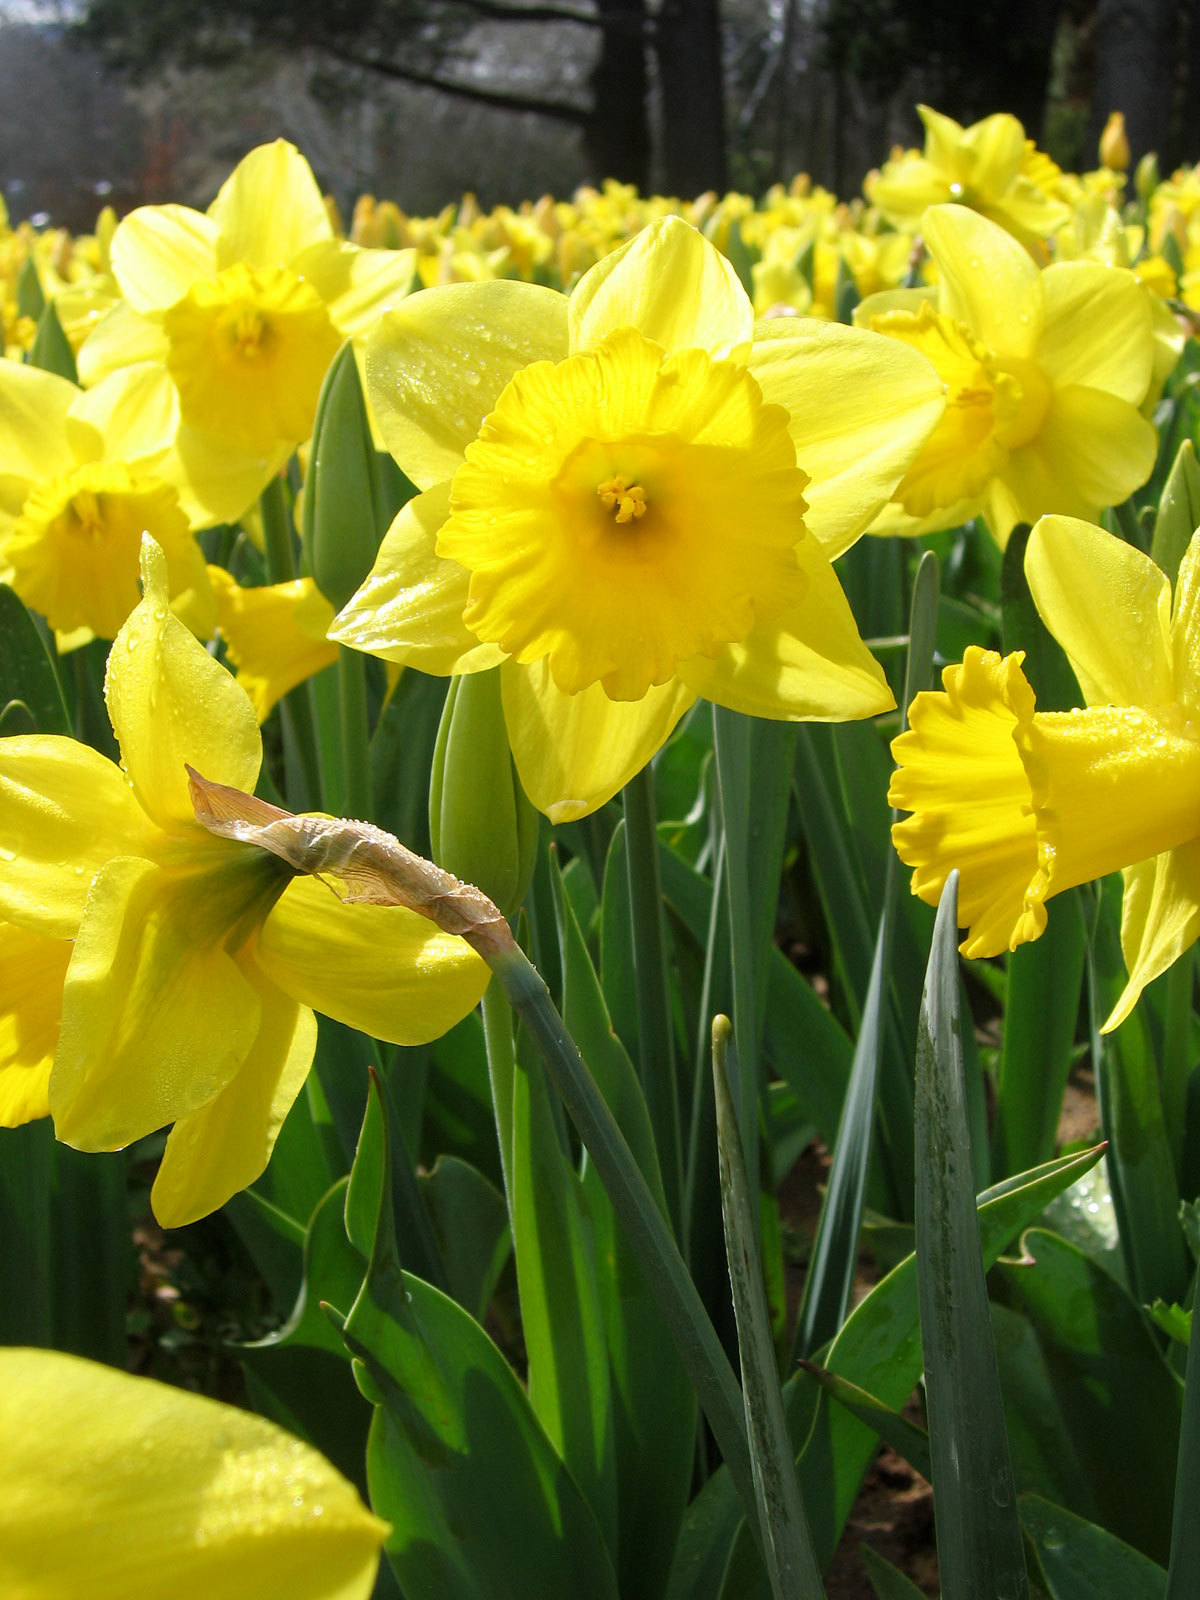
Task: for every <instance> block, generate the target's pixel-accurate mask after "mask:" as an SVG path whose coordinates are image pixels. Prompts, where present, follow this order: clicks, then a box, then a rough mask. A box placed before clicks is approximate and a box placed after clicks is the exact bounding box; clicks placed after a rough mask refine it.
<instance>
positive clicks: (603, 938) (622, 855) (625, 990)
mask: <svg viewBox="0 0 1200 1600" xmlns="http://www.w3.org/2000/svg"><path fill="white" fill-rule="evenodd" d="M600 982H601V983H602V985H603V986H604V1001H605V1004H606V1005H607V1007H608V1013H609V1016H610V1017H611V1018H612V1022H613V1027H614V1028H615V1029H616V1032H617V1036H618V1038H619V1039H620V1040H621V1042H622V1044H623V1045H624V1046H625V1048H626V1050H627V1051H628V1052H629V1053H630V1055H631V1056H635V1055H636V1054H637V1045H638V1019H637V1002H636V999H635V996H636V993H637V986H636V984H635V982H634V960H633V934H632V913H631V911H630V902H629V866H628V860H627V852H626V848H625V823H624V822H623V821H621V822H618V824H617V826H616V827H615V828H614V829H613V836H612V841H611V842H610V844H609V847H608V856H607V858H606V860H605V863H604V886H603V893H602V895H601V898H600Z"/></svg>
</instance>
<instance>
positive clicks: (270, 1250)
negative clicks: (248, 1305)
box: [221, 1189, 304, 1313]
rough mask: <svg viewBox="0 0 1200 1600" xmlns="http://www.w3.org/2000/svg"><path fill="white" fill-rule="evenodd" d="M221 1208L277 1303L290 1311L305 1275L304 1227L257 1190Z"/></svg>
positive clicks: (246, 1191) (251, 1190)
mask: <svg viewBox="0 0 1200 1600" xmlns="http://www.w3.org/2000/svg"><path fill="white" fill-rule="evenodd" d="M221 1210H222V1212H223V1214H224V1215H225V1216H226V1217H228V1219H229V1221H230V1223H231V1224H232V1226H233V1229H234V1231H235V1233H236V1234H237V1236H238V1238H239V1239H240V1240H241V1241H242V1243H243V1245H245V1247H246V1251H247V1254H248V1255H249V1256H250V1259H251V1260H252V1261H253V1262H254V1265H255V1266H256V1267H257V1268H258V1270H259V1272H261V1273H262V1276H263V1280H264V1282H265V1283H266V1285H267V1287H268V1289H270V1291H271V1297H272V1299H273V1300H274V1301H275V1304H276V1306H278V1307H279V1309H280V1310H281V1312H283V1313H287V1312H289V1311H290V1310H291V1308H292V1307H293V1305H294V1304H295V1302H296V1296H297V1294H298V1293H299V1291H300V1284H301V1281H302V1279H303V1275H304V1228H303V1226H302V1225H301V1224H300V1223H299V1222H297V1221H296V1219H295V1217H289V1216H288V1214H287V1212H286V1211H280V1209H279V1207H278V1206H273V1205H272V1204H271V1202H270V1201H269V1200H267V1199H264V1197H263V1196H262V1195H261V1194H259V1193H258V1192H257V1191H256V1190H254V1189H243V1190H242V1192H241V1194H235V1195H234V1196H233V1197H232V1198H231V1199H229V1200H226V1202H225V1204H224V1205H223V1206H222V1207H221Z"/></svg>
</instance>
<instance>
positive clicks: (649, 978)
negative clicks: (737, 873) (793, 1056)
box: [624, 763, 683, 1233]
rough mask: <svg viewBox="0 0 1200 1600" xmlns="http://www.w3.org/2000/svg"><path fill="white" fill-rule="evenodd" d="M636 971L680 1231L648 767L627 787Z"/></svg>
mask: <svg viewBox="0 0 1200 1600" xmlns="http://www.w3.org/2000/svg"><path fill="white" fill-rule="evenodd" d="M624 799H625V837H626V861H627V864H628V871H629V905H630V920H631V923H632V931H633V968H634V982H635V986H636V990H637V1020H638V1064H639V1066H640V1068H641V1079H642V1088H643V1090H644V1092H645V1095H646V1105H647V1107H648V1108H649V1111H650V1122H651V1125H652V1126H653V1128H654V1142H655V1145H656V1146H657V1148H658V1160H659V1165H660V1167H661V1168H662V1178H663V1190H664V1192H665V1194H666V1197H667V1210H668V1212H669V1214H670V1217H671V1221H672V1223H673V1224H674V1227H675V1230H676V1232H677V1233H678V1232H679V1229H680V1198H681V1194H682V1190H683V1154H682V1149H681V1146H680V1133H679V1102H678V1096H677V1094H676V1088H675V1030H674V1024H673V1021H672V1017H671V991H670V988H669V985H668V979H667V960H666V928H665V927H664V925H663V907H662V879H661V876H660V873H659V865H658V814H657V808H656V806H655V800H654V774H653V771H652V769H651V767H650V765H649V764H648V763H647V765H646V766H644V767H643V768H642V770H641V771H640V772H639V773H638V774H637V776H636V777H634V778H631V779H630V781H629V783H627V784H626V786H625V796H624Z"/></svg>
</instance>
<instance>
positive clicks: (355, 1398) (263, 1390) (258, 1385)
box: [234, 1178, 371, 1488]
mask: <svg viewBox="0 0 1200 1600" xmlns="http://www.w3.org/2000/svg"><path fill="white" fill-rule="evenodd" d="M346 1183H347V1180H346V1179H345V1178H342V1179H341V1180H340V1181H339V1182H338V1183H336V1184H335V1185H334V1186H333V1188H332V1189H330V1191H329V1193H328V1194H327V1195H326V1196H325V1197H324V1199H323V1200H322V1201H321V1203H320V1205H319V1206H318V1207H317V1209H316V1211H315V1212H314V1214H313V1219H312V1222H311V1224H310V1226H309V1229H308V1234H307V1237H306V1238H305V1241H304V1258H303V1279H302V1283H301V1287H300V1291H299V1293H298V1295H297V1297H296V1303H295V1306H294V1307H293V1309H292V1313H291V1316H290V1317H289V1318H288V1320H287V1321H286V1322H285V1323H284V1325H283V1326H282V1327H281V1328H279V1329H278V1330H277V1331H276V1332H275V1333H271V1334H268V1335H267V1337H266V1338H265V1339H260V1340H257V1341H256V1342H255V1343H253V1344H243V1345H237V1346H235V1347H234V1349H235V1351H236V1354H237V1356H238V1358H239V1360H240V1361H241V1364H242V1369H243V1371H244V1373H245V1375H246V1388H247V1392H248V1393H249V1395H250V1398H251V1400H252V1402H253V1404H254V1408H255V1410H257V1411H261V1412H262V1413H263V1415H264V1416H268V1417H271V1418H272V1419H273V1420H274V1421H275V1422H278V1423H279V1424H280V1426H281V1427H284V1428H287V1429H288V1430H289V1431H290V1432H292V1433H294V1434H296V1435H297V1436H298V1437H299V1438H301V1439H305V1440H307V1441H308V1443H309V1444H311V1445H313V1446H315V1447H316V1448H317V1449H318V1450H320V1451H321V1452H322V1454H324V1455H326V1456H328V1457H329V1459H330V1460H331V1461H332V1462H333V1463H334V1465H335V1466H336V1467H337V1468H338V1470H339V1471H341V1472H344V1473H345V1474H346V1475H347V1477H349V1478H351V1479H352V1480H353V1481H354V1482H355V1483H357V1484H359V1485H361V1486H362V1487H363V1488H365V1486H366V1474H365V1466H364V1456H365V1451H366V1443H367V1430H368V1428H369V1426H370V1422H371V1408H370V1406H369V1405H368V1404H367V1403H366V1401H365V1400H364V1399H363V1397H362V1395H361V1394H360V1393H359V1390H358V1387H357V1385H356V1384H355V1382H354V1378H353V1375H352V1373H351V1370H350V1361H349V1359H348V1354H347V1351H346V1347H345V1344H344V1342H343V1341H342V1339H341V1337H340V1335H339V1334H338V1333H337V1331H336V1329H335V1328H334V1327H333V1325H332V1324H331V1323H330V1320H329V1318H328V1316H327V1315H326V1314H325V1312H324V1311H323V1310H322V1309H321V1307H322V1303H323V1302H325V1303H327V1304H329V1305H332V1306H333V1307H335V1308H336V1309H337V1310H338V1311H340V1313H341V1314H342V1315H343V1316H345V1315H346V1314H347V1313H348V1311H349V1309H350V1307H351V1306H352V1305H353V1304H354V1301H355V1300H356V1299H357V1297H358V1292H359V1290H360V1288H361V1287H362V1281H363V1278H364V1276H365V1274H366V1266H367V1264H366V1260H365V1258H364V1257H363V1256H362V1255H361V1254H360V1253H359V1252H358V1251H357V1250H355V1248H354V1246H353V1245H352V1244H351V1243H350V1241H349V1240H348V1239H347V1237H346V1231H345V1226H344V1222H343V1216H344V1209H345V1195H346Z"/></svg>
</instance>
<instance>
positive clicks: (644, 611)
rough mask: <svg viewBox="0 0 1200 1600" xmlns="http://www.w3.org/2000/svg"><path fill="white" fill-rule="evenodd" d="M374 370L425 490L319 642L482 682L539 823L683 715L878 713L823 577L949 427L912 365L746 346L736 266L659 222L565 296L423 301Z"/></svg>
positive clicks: (879, 690) (387, 427) (395, 446)
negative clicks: (693, 709) (493, 698)
mask: <svg viewBox="0 0 1200 1600" xmlns="http://www.w3.org/2000/svg"><path fill="white" fill-rule="evenodd" d="M366 371H367V388H368V392H369V395H370V399H371V405H372V409H373V411H374V414H375V416H376V418H377V420H378V422H379V426H380V430H381V432H382V434H383V437H384V440H385V441H386V443H387V446H388V448H389V449H390V450H391V452H392V454H393V455H394V456H395V458H396V460H397V461H398V462H399V464H400V466H401V467H402V468H403V470H404V471H405V472H406V473H407V475H408V476H409V478H410V479H411V480H412V481H413V482H414V483H415V484H417V485H418V487H419V488H420V489H421V490H422V491H423V492H422V493H420V494H419V495H418V496H417V497H416V498H415V499H414V500H412V501H410V502H409V504H408V505H407V506H405V508H404V509H403V510H402V511H401V512H400V514H399V516H398V517H397V518H396V520H395V522H394V523H393V524H392V527H391V529H390V530H389V532H388V534H387V536H386V537H385V539H384V542H383V545H382V546H381V548H380V551H379V555H378V558H377V560H376V563H375V566H374V568H373V570H372V571H371V573H370V574H369V576H368V577H367V579H366V581H365V582H364V584H363V585H362V587H361V589H360V590H359V591H358V593H357V594H356V595H355V596H354V597H353V598H352V599H351V600H350V602H349V604H348V605H347V606H346V607H345V608H344V610H343V611H342V612H341V614H340V616H339V617H338V619H337V621H336V622H335V624H334V626H333V628H332V629H331V630H330V637H331V638H333V639H336V640H338V641H340V642H341V643H343V644H347V645H351V646H353V647H354V648H356V649H359V650H365V651H367V652H369V653H372V654H375V655H379V656H382V657H384V658H385V659H387V660H392V661H397V662H407V663H410V664H411V665H413V666H416V667H419V668H420V669H421V670H422V671H425V672H433V673H460V672H477V671H482V670H486V669H488V668H491V667H496V666H499V667H500V670H501V682H502V687H503V707H504V717H505V720H506V723H507V728H508V735H509V740H510V742H511V745H512V749H513V754H514V757H515V760H516V764H517V769H518V772H519V774H520V777H521V782H522V783H523V785H524V787H525V790H526V792H527V794H528V795H529V797H530V799H531V800H532V801H533V802H534V804H535V805H536V806H537V807H538V808H539V809H541V810H542V811H544V812H545V813H546V814H547V815H549V816H550V817H551V819H552V820H555V821H565V820H569V819H571V818H574V817H580V816H584V815H586V814H587V813H588V812H591V811H594V810H595V809H596V808H597V807H598V806H600V805H602V804H603V803H604V802H605V801H606V800H607V799H608V798H609V797H610V796H612V795H613V794H615V793H616V792H617V790H618V789H620V788H621V786H622V785H623V784H624V783H626V782H627V781H628V780H629V779H630V778H631V777H632V776H633V775H634V774H635V773H636V772H638V771H639V770H640V769H641V767H642V766H644V765H645V763H646V762H647V761H648V760H649V759H650V757H651V756H652V755H653V754H654V752H655V751H656V750H657V749H658V748H659V746H660V745H661V744H662V743H663V742H664V740H665V739H666V738H667V736H668V735H669V734H670V732H671V730H672V728H673V727H674V726H675V724H676V722H677V721H678V720H679V718H680V717H681V716H682V715H683V713H684V712H685V711H686V710H687V709H688V707H689V706H690V705H691V704H692V703H693V702H694V701H695V699H696V698H697V697H698V696H702V697H704V698H706V699H708V700H711V701H714V702H715V703H717V704H719V705H723V706H728V707H731V708H732V709H734V710H739V711H744V712H748V713H750V714H752V715H757V716H764V717H775V718H784V719H800V718H810V719H820V720H842V719H845V718H850V717H867V716H871V715H873V714H874V713H876V712H879V711H883V710H886V709H887V708H888V707H889V706H890V705H891V703H892V697H891V693H890V691H889V689H888V688H887V684H886V682H885V680H884V677H883V673H882V671H881V670H880V668H879V666H878V664H877V663H876V662H875V660H874V659H873V657H872V656H871V655H870V653H869V652H868V650H867V649H866V647H865V645H864V644H863V642H862V640H861V639H860V638H859V635H858V631H857V628H856V627H855V623H854V619H853V616H852V615H851V612H850V608H849V606H848V604H847V602H846V599H845V596H844V595H843V593H842V590H841V587H840V585H839V583H838V581H837V578H836V576H835V575H834V572H833V568H832V567H831V565H830V562H831V560H832V559H833V557H835V556H836V555H838V554H840V553H841V552H842V551H843V550H845V549H846V548H847V546H848V545H850V544H851V543H852V542H853V541H854V540H855V539H856V538H857V537H858V536H859V534H860V533H862V532H863V530H864V529H865V527H866V526H867V524H868V523H869V522H870V520H871V519H872V517H873V516H874V515H875V514H876V512H877V511H878V510H879V508H880V507H881V506H882V505H883V503H884V502H885V501H886V500H887V499H888V497H889V496H890V495H891V494H892V492H893V490H894V487H895V484H896V483H897V482H898V481H899V479H900V477H901V476H902V474H903V473H904V471H905V470H906V468H907V467H908V465H909V463H910V462H911V461H912V459H913V457H914V456H915V454H916V453H917V451H918V450H919V449H920V447H921V445H922V444H923V442H924V441H925V439H926V438H927V437H928V435H929V433H930V432H931V430H932V429H933V427H934V425H935V424H936V422H937V420H938V418H939V417H940V415H941V411H942V404H943V400H942V387H941V383H940V381H939V380H938V378H937V376H936V374H935V373H934V371H933V369H932V367H931V366H930V365H929V363H928V362H927V361H926V360H925V358H924V357H923V356H922V355H921V354H920V353H919V352H917V351H913V350H910V349H907V348H904V347H902V346H901V345H900V344H899V343H898V342H896V341H891V340H885V339H881V338H879V337H877V336H874V335H870V334H867V333H864V332H861V331H859V330H856V329H851V328H846V327H841V326H836V325H834V326H830V325H825V324H819V323H816V322H801V321H798V320H796V319H780V320H777V321H764V322H761V323H758V324H756V323H755V321H754V314H753V309H752V307H751V304H750V301H749V299H748V297H747V295H746V292H745V290H744V289H743V288H742V285H741V283H740V282H739V281H738V278H737V276H736V275H735V273H734V271H733V268H732V267H731V266H730V264H729V262H728V261H727V260H726V259H725V258H724V257H723V256H721V255H720V254H719V253H718V252H717V251H716V249H715V248H714V247H713V246H712V245H710V244H709V243H708V242H707V240H705V239H704V237H703V236H702V235H701V234H699V233H698V232H697V231H696V230H695V229H694V228H692V227H690V226H689V225H687V224H686V223H684V222H682V221H680V220H679V219H678V218H676V217H666V218H663V219H660V220H658V221H656V222H653V223H651V224H650V226H649V227H647V228H646V229H644V230H643V232H641V233H640V234H638V235H637V236H636V237H635V238H633V239H632V240H630V241H629V242H628V243H627V244H625V245H624V246H623V247H622V248H620V249H618V250H616V251H614V252H612V253H611V254H610V255H608V256H606V257H604V258H603V259H602V260H601V261H600V262H598V263H597V264H596V265H595V266H594V267H592V268H591V270H590V271H589V272H587V273H586V274H585V275H584V277H583V278H582V279H581V280H580V281H579V283H578V284H577V285H576V286H575V288H574V290H573V291H572V293H571V295H570V297H569V298H568V297H567V296H565V295H562V294H558V293H556V292H554V291H553V290H550V289H546V288H542V287H539V286H538V285H535V284H528V283H518V282H484V283H471V284H457V285H450V286H447V287H443V288H436V289H430V290H426V291H423V292H421V293H418V294H416V295H413V296H412V297H411V298H410V299H408V300H406V301H405V302H404V304H403V305H401V306H399V307H397V308H396V309H395V310H394V311H392V312H391V313H389V315H388V316H387V317H385V318H384V319H383V321H382V322H381V323H380V325H379V327H378V329H377V330H376V332H375V333H374V334H373V335H372V336H371V339H370V340H369V342H368V345H367V356H366Z"/></svg>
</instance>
